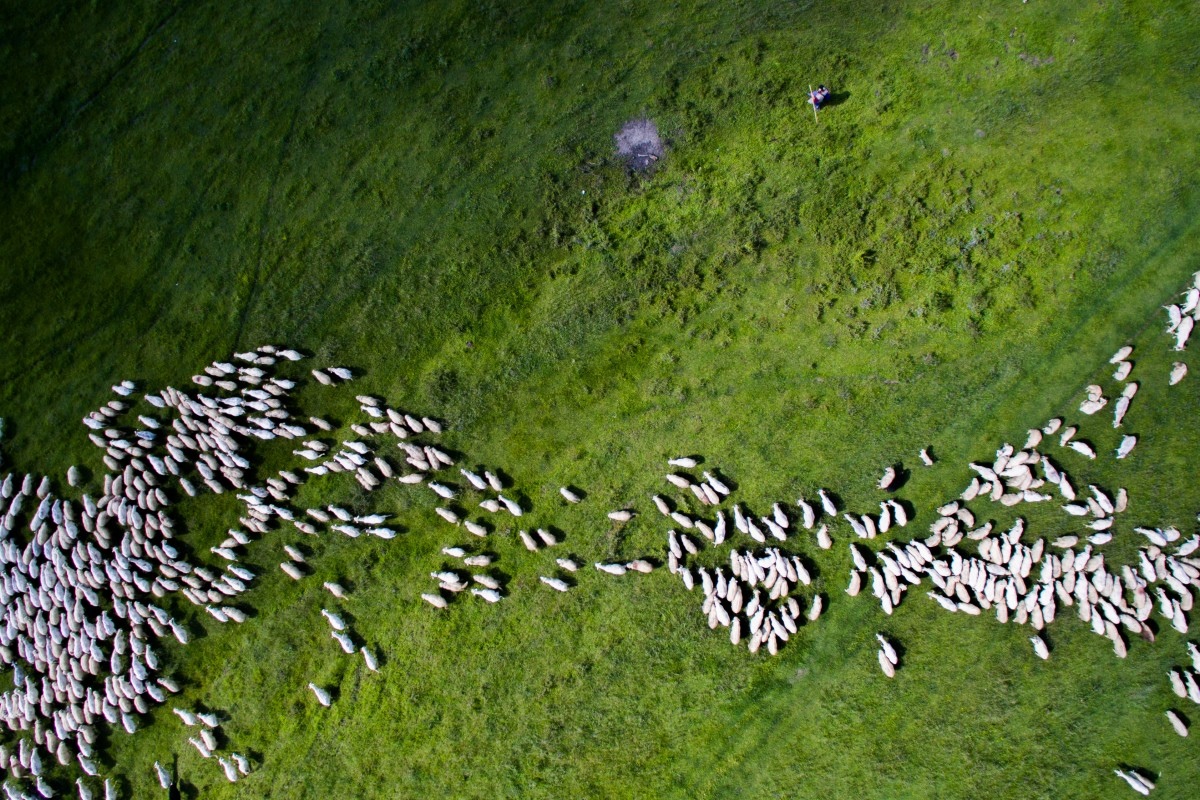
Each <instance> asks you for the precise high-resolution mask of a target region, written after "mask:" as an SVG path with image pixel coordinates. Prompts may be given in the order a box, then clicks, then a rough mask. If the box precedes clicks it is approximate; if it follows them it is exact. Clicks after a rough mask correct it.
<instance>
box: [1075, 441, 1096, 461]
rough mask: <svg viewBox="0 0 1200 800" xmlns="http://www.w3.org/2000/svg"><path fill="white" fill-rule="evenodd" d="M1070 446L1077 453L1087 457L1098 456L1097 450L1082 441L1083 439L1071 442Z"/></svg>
mask: <svg viewBox="0 0 1200 800" xmlns="http://www.w3.org/2000/svg"><path fill="white" fill-rule="evenodd" d="M1070 448H1071V449H1072V450H1074V451H1075V452H1076V453H1079V454H1080V455H1082V456H1084V457H1085V458H1088V459H1091V460H1094V459H1095V458H1096V451H1095V450H1093V449H1092V448H1091V446H1090V445H1088V444H1087V443H1086V442H1082V441H1075V442H1071V443H1070Z"/></svg>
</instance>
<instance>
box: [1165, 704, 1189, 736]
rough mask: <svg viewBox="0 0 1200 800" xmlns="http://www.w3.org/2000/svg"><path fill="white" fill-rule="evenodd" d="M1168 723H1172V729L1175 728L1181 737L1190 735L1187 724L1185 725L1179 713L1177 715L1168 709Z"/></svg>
mask: <svg viewBox="0 0 1200 800" xmlns="http://www.w3.org/2000/svg"><path fill="white" fill-rule="evenodd" d="M1167 721H1169V722H1170V723H1171V727H1172V728H1174V729H1175V732H1176V733H1178V734H1179V735H1180V736H1187V735H1188V726H1187V723H1185V722H1184V721H1183V718H1182V717H1180V716H1179V715H1178V714H1177V713H1175V712H1174V711H1172V710H1171V709H1167Z"/></svg>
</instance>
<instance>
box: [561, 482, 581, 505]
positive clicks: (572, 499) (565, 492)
mask: <svg viewBox="0 0 1200 800" xmlns="http://www.w3.org/2000/svg"><path fill="white" fill-rule="evenodd" d="M558 493H559V494H561V495H562V496H563V499H564V500H566V501H567V502H568V503H578V502H579V500H580V497H579V495H577V494H575V493H574V492H572V491H571V490H570V489H568V488H567V487H566V486H563V487H560V488H559V490H558Z"/></svg>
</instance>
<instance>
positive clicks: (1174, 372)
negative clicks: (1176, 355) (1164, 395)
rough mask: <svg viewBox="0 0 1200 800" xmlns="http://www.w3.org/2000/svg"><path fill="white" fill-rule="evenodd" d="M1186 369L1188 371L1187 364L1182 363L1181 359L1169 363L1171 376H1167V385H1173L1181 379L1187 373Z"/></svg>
mask: <svg viewBox="0 0 1200 800" xmlns="http://www.w3.org/2000/svg"><path fill="white" fill-rule="evenodd" d="M1187 371H1188V368H1187V364H1184V363H1183V362H1181V361H1176V362H1175V363H1174V364H1172V365H1171V376H1170V378H1169V385H1170V386H1174V385H1175V384H1177V383H1179V382H1180V381H1181V380H1183V379H1184V377H1185V376H1186V375H1187Z"/></svg>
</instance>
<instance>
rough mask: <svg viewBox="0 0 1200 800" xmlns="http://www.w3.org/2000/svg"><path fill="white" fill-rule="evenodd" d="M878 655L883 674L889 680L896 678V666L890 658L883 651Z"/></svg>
mask: <svg viewBox="0 0 1200 800" xmlns="http://www.w3.org/2000/svg"><path fill="white" fill-rule="evenodd" d="M876 655H877V656H878V660H879V668H880V669H881V670H883V674H884V675H886V676H888V677H889V678H894V677H896V665H895V664H894V663H892V661H891V659H889V658H888V656H887V653H885V652H884V651H883V650H882V649H881V650H880V651H879V652H878V653H876Z"/></svg>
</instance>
